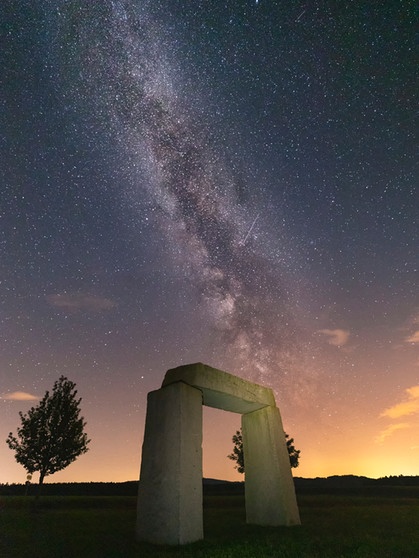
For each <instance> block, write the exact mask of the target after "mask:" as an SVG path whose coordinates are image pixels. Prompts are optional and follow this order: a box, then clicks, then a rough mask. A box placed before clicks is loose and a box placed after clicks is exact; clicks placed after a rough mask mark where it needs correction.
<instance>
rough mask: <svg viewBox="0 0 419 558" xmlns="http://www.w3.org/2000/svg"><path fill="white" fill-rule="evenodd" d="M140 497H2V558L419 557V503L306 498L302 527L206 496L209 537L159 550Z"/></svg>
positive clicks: (232, 498)
mask: <svg viewBox="0 0 419 558" xmlns="http://www.w3.org/2000/svg"><path fill="white" fill-rule="evenodd" d="M135 505H136V498H135V497H117V496H112V497H93V496H91V497H71V496H65V497H52V496H48V497H44V499H43V501H42V503H41V507H40V508H39V509H38V510H36V511H35V510H34V508H33V501H32V499H29V498H26V499H25V498H24V497H19V496H3V497H1V499H0V557H1V558H29V557H30V558H70V557H71V558H73V557H74V558H119V557H121V558H131V557H141V558H149V557H150V558H151V557H153V558H160V557H162V558H163V557H185V558H186V557H190V558H192V557H193V558H210V557H211V558H213V557H214V558H258V557H271V558H419V500H418V499H417V498H397V499H394V498H388V497H374V498H372V497H370V498H368V497H361V496H330V495H328V496H324V495H323V496H322V495H311V496H310V495H304V496H300V497H299V506H300V514H301V520H302V523H303V524H302V525H301V526H299V527H275V528H273V527H257V526H251V525H246V523H245V512H244V499H243V496H242V495H226V496H206V497H205V499H204V529H205V540H203V541H200V542H197V543H194V544H190V545H186V546H183V547H156V546H153V545H149V544H144V543H137V542H135V540H134V526H135Z"/></svg>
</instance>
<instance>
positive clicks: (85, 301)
mask: <svg viewBox="0 0 419 558" xmlns="http://www.w3.org/2000/svg"><path fill="white" fill-rule="evenodd" d="M46 299H47V301H48V303H49V304H51V306H55V307H56V308H63V309H67V310H88V311H92V312H101V311H102V310H110V309H111V308H114V307H115V306H117V304H116V302H115V301H113V300H112V299H110V298H105V297H101V296H96V295H91V294H86V293H77V292H76V293H57V294H51V295H47V297H46Z"/></svg>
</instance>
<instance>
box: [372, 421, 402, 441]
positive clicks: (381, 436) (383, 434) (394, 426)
mask: <svg viewBox="0 0 419 558" xmlns="http://www.w3.org/2000/svg"><path fill="white" fill-rule="evenodd" d="M405 428H410V424H408V423H407V422H399V423H397V424H390V426H387V428H386V429H385V430H383V431H382V432H381V433H380V434H379V435H378V436H377V437H376V439H375V441H376V442H377V444H382V443H383V442H384V440H385V439H386V438H388V437H389V436H391V435H392V434H394V433H395V432H397V431H398V430H403V429H405Z"/></svg>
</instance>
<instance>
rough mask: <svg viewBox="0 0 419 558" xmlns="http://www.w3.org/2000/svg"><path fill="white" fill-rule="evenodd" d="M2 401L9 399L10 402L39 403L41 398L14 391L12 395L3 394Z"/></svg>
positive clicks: (0, 397)
mask: <svg viewBox="0 0 419 558" xmlns="http://www.w3.org/2000/svg"><path fill="white" fill-rule="evenodd" d="M0 399H7V400H9V401H38V399H39V397H37V396H36V395H32V394H31V393H26V392H25V391H12V392H11V393H2V394H1V395H0Z"/></svg>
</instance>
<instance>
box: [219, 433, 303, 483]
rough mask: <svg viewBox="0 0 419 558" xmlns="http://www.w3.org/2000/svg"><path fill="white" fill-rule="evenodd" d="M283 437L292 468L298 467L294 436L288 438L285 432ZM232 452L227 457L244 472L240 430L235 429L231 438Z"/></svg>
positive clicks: (297, 453) (298, 453) (298, 454)
mask: <svg viewBox="0 0 419 558" xmlns="http://www.w3.org/2000/svg"><path fill="white" fill-rule="evenodd" d="M285 439H286V441H287V450H288V456H289V459H290V465H291V467H293V468H296V467H298V465H299V459H300V450H297V449H296V448H295V446H294V438H290V437H289V435H288V434H285ZM232 440H233V444H234V447H233V453H230V454H229V455H227V457H228V458H229V459H231V460H232V461H235V462H236V465H235V466H234V468H235V469H237V471H238V472H239V473H242V474H243V473H244V452H243V434H242V430H241V428H240V430H236V433H235V434H234V436H233V438H232Z"/></svg>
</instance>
